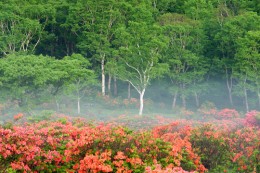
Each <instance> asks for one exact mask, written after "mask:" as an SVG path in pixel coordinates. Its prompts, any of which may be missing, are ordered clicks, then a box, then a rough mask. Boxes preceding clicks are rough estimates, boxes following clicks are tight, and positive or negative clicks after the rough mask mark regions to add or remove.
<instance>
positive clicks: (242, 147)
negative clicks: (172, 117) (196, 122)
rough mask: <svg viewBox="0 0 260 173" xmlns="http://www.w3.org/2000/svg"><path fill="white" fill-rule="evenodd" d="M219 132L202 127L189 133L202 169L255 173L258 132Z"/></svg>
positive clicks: (216, 129) (258, 157) (238, 129)
mask: <svg viewBox="0 0 260 173" xmlns="http://www.w3.org/2000/svg"><path fill="white" fill-rule="evenodd" d="M223 127H224V126H222V129H220V127H218V126H213V125H212V124H205V125H202V126H200V127H197V128H195V129H194V130H193V132H192V136H191V141H192V146H193V148H194V150H195V152H196V153H197V154H198V155H199V156H201V161H202V163H203V165H204V166H205V167H206V168H207V169H209V170H212V171H213V172H214V171H215V172H256V170H257V169H258V170H259V169H260V168H257V165H259V163H258V161H259V159H260V151H259V148H260V141H259V136H260V131H259V130H257V129H254V128H252V127H251V128H237V129H233V130H231V131H230V130H229V129H226V128H223Z"/></svg>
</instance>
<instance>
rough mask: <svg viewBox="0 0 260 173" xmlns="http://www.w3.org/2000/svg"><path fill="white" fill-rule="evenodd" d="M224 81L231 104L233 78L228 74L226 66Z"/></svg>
mask: <svg viewBox="0 0 260 173" xmlns="http://www.w3.org/2000/svg"><path fill="white" fill-rule="evenodd" d="M226 79H227V80H226V83H227V89H228V96H229V102H230V104H231V106H233V105H234V104H233V97H232V87H233V78H232V77H231V76H230V77H229V75H228V70H227V68H226Z"/></svg>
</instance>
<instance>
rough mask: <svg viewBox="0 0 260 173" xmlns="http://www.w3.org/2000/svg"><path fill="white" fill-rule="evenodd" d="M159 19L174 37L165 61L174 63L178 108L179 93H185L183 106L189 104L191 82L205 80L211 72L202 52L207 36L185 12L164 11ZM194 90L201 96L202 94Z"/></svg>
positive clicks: (174, 88)
mask: <svg viewBox="0 0 260 173" xmlns="http://www.w3.org/2000/svg"><path fill="white" fill-rule="evenodd" d="M158 22H159V23H160V24H161V25H162V26H163V28H164V34H165V35H166V36H167V37H168V38H170V42H169V45H168V49H167V50H166V52H165V61H166V62H167V63H168V64H169V66H170V71H169V73H168V75H169V77H170V79H171V82H172V85H174V86H172V87H171V92H172V93H173V104H172V107H173V108H174V107H175V104H176V99H177V94H178V93H180V94H181V98H182V104H183V107H186V97H187V96H188V94H189V91H188V88H189V85H193V84H194V83H197V82H200V81H202V80H203V77H204V75H205V73H206V72H207V68H206V66H205V61H204V59H203V57H202V55H201V54H202V48H203V41H202V39H203V38H204V35H203V32H202V30H201V28H200V27H201V26H200V23H199V22H198V21H195V20H191V19H189V18H187V17H185V16H183V15H179V14H169V13H168V14H164V15H162V16H161V17H160V18H159V21H158ZM195 28H196V29H195ZM176 86H177V87H176ZM194 92H195V95H196V99H198V93H196V91H195V90H194Z"/></svg>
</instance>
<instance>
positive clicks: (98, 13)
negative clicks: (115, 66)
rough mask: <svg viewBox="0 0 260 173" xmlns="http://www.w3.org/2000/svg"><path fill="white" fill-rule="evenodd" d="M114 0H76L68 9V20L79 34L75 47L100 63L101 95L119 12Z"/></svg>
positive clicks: (93, 60) (103, 91) (103, 89)
mask: <svg viewBox="0 0 260 173" xmlns="http://www.w3.org/2000/svg"><path fill="white" fill-rule="evenodd" d="M118 5H119V3H118V2H117V1H116V0H107V1H93V0H91V1H86V0H80V1H77V3H76V5H75V6H74V7H73V8H71V9H70V17H69V19H68V22H69V23H70V25H71V26H72V30H73V31H74V32H75V33H76V34H77V35H78V36H79V37H78V39H79V40H78V44H77V47H78V48H79V49H80V51H81V53H82V54H83V55H86V56H89V57H92V62H93V63H95V62H98V63H100V65H101V88H102V90H101V91H102V95H105V94H106V91H105V63H106V59H107V58H108V57H109V56H110V54H111V41H112V38H113V34H114V32H113V31H114V26H115V23H116V21H117V20H118V18H119V17H120V13H119V12H118V11H119V10H118Z"/></svg>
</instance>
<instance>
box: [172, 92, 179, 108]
mask: <svg viewBox="0 0 260 173" xmlns="http://www.w3.org/2000/svg"><path fill="white" fill-rule="evenodd" d="M177 96H178V91H175V93H174V95H173V101H172V109H175V107H176V101H177Z"/></svg>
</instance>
